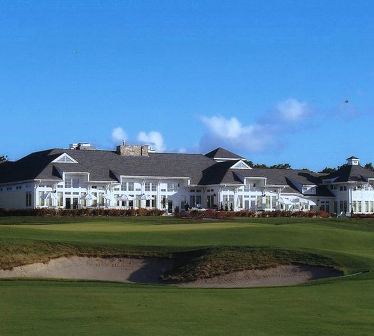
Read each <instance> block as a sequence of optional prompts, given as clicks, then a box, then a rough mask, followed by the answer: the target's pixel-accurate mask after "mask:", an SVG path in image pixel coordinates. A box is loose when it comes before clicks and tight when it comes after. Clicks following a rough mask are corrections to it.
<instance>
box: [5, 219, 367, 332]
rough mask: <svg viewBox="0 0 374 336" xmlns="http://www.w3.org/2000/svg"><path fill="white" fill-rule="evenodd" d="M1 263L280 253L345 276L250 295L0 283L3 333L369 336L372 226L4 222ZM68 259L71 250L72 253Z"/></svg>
mask: <svg viewBox="0 0 374 336" xmlns="http://www.w3.org/2000/svg"><path fill="white" fill-rule="evenodd" d="M0 244H1V245H0V253H1V255H0V263H1V265H3V266H4V265H15V264H14V263H17V262H25V260H26V261H35V260H39V259H40V260H45V259H43V258H47V257H48V256H49V257H54V256H57V255H59V253H67V251H73V252H74V251H81V252H82V251H84V252H85V253H87V251H99V252H97V253H101V254H105V255H107V254H113V253H114V254H118V253H124V252H125V253H127V254H137V253H141V254H149V255H165V254H168V253H173V252H176V251H189V250H192V249H199V248H205V247H217V248H219V247H225V246H226V247H230V246H231V247H258V248H262V247H263V248H280V249H289V250H295V251H301V252H308V253H309V252H311V253H316V254H319V255H322V256H325V257H329V258H333V259H334V260H335V261H336V262H337V263H338V264H339V265H341V268H342V269H343V270H344V271H345V273H346V274H353V273H359V274H358V275H354V276H347V277H343V278H336V279H328V280H318V281H315V282H313V283H310V284H306V285H299V286H291V287H278V288H248V289H187V288H176V287H173V286H151V285H129V284H117V283H108V282H106V283H105V282H87V281H86V282H84V281H47V280H43V281H36V280H7V281H6V280H3V281H0V297H1V301H0V335H2V336H3V335H50V334H51V330H53V334H56V335H119V334H125V335H228V334H230V335H373V334H374V318H373V316H374V221H373V220H369V219H368V220H344V221H342V220H335V219H304V218H269V219H265V218H264V219H255V218H240V219H232V220H229V221H205V222H204V221H184V220H180V219H175V218H172V217H167V218H164V217H158V218H153V217H149V218H148V217H144V218H141V217H137V218H88V219H82V218H77V219H75V218H33V217H30V218H27V217H19V218H17V217H13V218H0ZM73 252H71V253H73Z"/></svg>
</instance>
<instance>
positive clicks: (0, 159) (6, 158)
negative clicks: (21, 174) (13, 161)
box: [0, 155, 8, 163]
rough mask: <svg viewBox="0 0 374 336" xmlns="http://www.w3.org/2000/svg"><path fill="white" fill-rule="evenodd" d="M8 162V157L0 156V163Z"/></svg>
mask: <svg viewBox="0 0 374 336" xmlns="http://www.w3.org/2000/svg"><path fill="white" fill-rule="evenodd" d="M5 161H8V157H7V156H6V155H0V163H3V162H5Z"/></svg>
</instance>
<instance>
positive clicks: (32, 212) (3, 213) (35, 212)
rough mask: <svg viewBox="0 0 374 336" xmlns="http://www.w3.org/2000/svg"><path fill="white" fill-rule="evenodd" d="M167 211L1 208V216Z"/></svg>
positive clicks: (158, 213) (153, 211) (126, 214)
mask: <svg viewBox="0 0 374 336" xmlns="http://www.w3.org/2000/svg"><path fill="white" fill-rule="evenodd" d="M163 214H165V211H162V210H158V209H126V210H125V209H76V210H66V209H27V210H10V209H0V216H2V217H4V216H42V217H44V216H62V217H66V216H69V217H81V216H87V217H90V216H92V217H94V216H103V217H105V216H106V217H129V216H162V215H163Z"/></svg>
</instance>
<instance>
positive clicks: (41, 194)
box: [39, 191, 45, 206]
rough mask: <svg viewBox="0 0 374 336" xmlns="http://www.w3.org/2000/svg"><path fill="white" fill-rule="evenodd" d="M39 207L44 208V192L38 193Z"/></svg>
mask: <svg viewBox="0 0 374 336" xmlns="http://www.w3.org/2000/svg"><path fill="white" fill-rule="evenodd" d="M39 206H45V200H44V192H43V191H39Z"/></svg>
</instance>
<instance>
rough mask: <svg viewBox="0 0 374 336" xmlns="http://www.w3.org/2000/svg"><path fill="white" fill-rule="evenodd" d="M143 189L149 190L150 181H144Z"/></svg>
mask: <svg viewBox="0 0 374 336" xmlns="http://www.w3.org/2000/svg"><path fill="white" fill-rule="evenodd" d="M144 190H145V191H151V183H150V182H145V184H144Z"/></svg>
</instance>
